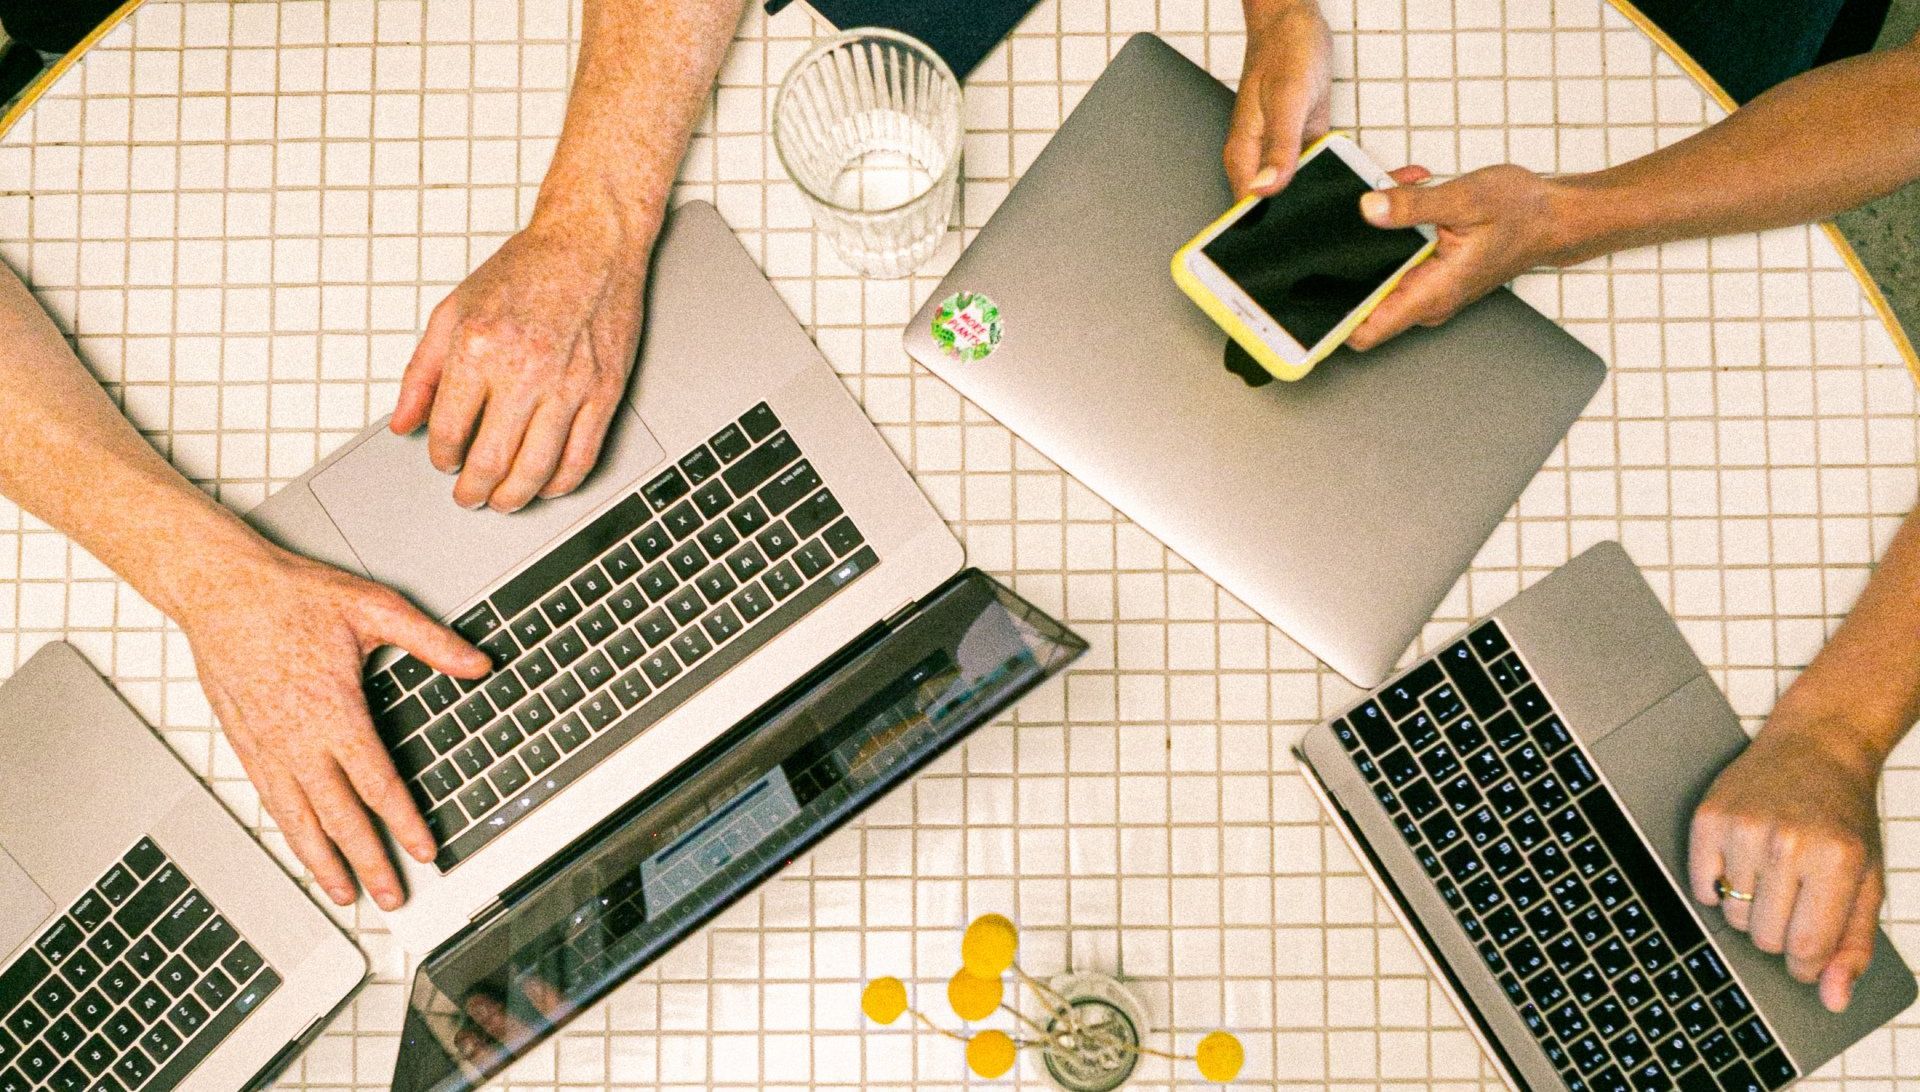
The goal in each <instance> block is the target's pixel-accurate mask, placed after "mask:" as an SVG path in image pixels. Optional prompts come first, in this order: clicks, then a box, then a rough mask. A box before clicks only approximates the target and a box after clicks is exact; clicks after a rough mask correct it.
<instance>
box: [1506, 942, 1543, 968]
mask: <svg viewBox="0 0 1920 1092" xmlns="http://www.w3.org/2000/svg"><path fill="white" fill-rule="evenodd" d="M1506 956H1507V963H1508V965H1509V966H1511V967H1512V968H1513V970H1514V973H1515V974H1518V975H1519V976H1520V977H1521V978H1526V977H1528V976H1529V975H1532V974H1534V973H1535V972H1537V971H1539V970H1540V969H1541V968H1542V967H1545V966H1546V965H1547V953H1545V952H1543V951H1541V950H1540V946H1539V945H1538V944H1535V943H1534V942H1533V938H1532V937H1521V938H1520V939H1519V940H1516V941H1514V942H1513V944H1512V945H1510V946H1508V948H1507V949H1506Z"/></svg>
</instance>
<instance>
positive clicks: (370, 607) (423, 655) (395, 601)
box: [361, 588, 493, 679]
mask: <svg viewBox="0 0 1920 1092" xmlns="http://www.w3.org/2000/svg"><path fill="white" fill-rule="evenodd" d="M362 619H363V622H364V625H363V627H362V630H361V634H362V636H363V638H366V639H367V640H368V643H369V644H370V645H371V646H373V647H376V648H377V647H379V646H380V645H393V646H394V647H396V648H399V649H403V650H405V651H407V652H411V653H413V654H414V655H415V656H417V657H419V658H420V660H421V661H422V662H423V663H425V664H426V665H427V666H428V667H431V668H433V669H434V670H436V671H441V672H444V673H446V674H448V675H452V676H454V677H455V678H461V679H477V678H480V677H481V676H483V675H485V674H486V673H487V672H489V671H491V670H493V661H492V660H490V659H488V658H487V654H486V653H484V652H482V651H480V650H479V649H477V648H475V647H473V645H471V644H469V643H468V642H467V640H466V638H464V637H462V636H460V635H459V634H458V633H455V632H454V631H452V630H450V629H448V628H447V627H445V626H443V625H441V624H440V623H438V622H436V621H434V620H433V619H431V618H429V617H427V616H426V615H425V614H422V613H421V612H420V609H419V608H418V607H416V606H414V605H413V604H412V603H409V602H407V600H406V599H405V597H403V596H401V594H400V593H399V592H396V591H392V590H391V589H387V588H381V589H379V592H378V593H377V594H375V595H373V596H371V597H369V599H368V601H367V602H366V604H365V607H364V609H363V611H362Z"/></svg>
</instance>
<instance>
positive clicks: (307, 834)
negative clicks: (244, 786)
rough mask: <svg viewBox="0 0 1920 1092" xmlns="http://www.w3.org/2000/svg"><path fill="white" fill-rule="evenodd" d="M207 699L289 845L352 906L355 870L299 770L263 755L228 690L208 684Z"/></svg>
mask: <svg viewBox="0 0 1920 1092" xmlns="http://www.w3.org/2000/svg"><path fill="white" fill-rule="evenodd" d="M204 689H205V691H206V694H207V700H208V702H209V703H210V704H212V706H213V711H214V715H215V716H216V717H218V718H219V720H220V723H221V725H223V726H224V727H225V729H226V733H227V741H228V742H229V743H231V744H232V745H233V753H234V755H235V757H237V758H239V759H240V765H241V767H242V768H244V769H245V770H246V771H247V777H248V778H249V779H250V780H251V781H252V782H253V784H254V788H255V789H256V790H258V791H259V793H260V806H261V807H263V808H265V809H267V814H268V815H271V816H273V821H274V823H275V824H276V825H278V826H279V828H280V834H281V836H282V837H284V838H286V840H287V848H288V849H291V850H293V855H294V856H295V857H297V858H299V859H300V863H301V864H303V865H306V866H307V871H309V872H311V873H313V879H314V882H315V883H317V884H319V885H320V889H321V890H322V891H325V892H326V893H327V897H328V898H330V899H332V900H333V901H334V902H335V903H336V904H337V905H340V906H352V905H353V895H354V890H355V888H354V883H353V875H352V873H349V872H348V871H347V866H346V864H345V863H344V862H342V861H341V860H340V855H339V854H338V853H336V852H334V849H333V843H332V842H330V841H328V840H327V836H326V833H325V832H324V831H322V830H321V829H320V821H319V820H318V819H316V818H315V817H314V814H313V809H312V808H311V807H309V806H308V804H307V794H306V793H305V792H303V791H302V790H301V788H300V783H299V782H298V781H295V780H294V778H293V775H292V774H290V773H288V772H287V769H286V767H285V766H283V765H281V764H280V763H279V762H278V761H277V760H275V759H273V758H271V757H269V756H267V755H264V754H261V753H260V752H259V751H257V750H256V749H255V748H254V746H253V744H252V736H251V735H250V734H249V733H248V732H246V731H245V729H244V727H243V723H242V721H241V720H240V715H239V710H238V709H237V708H236V707H235V706H234V704H233V702H232V701H230V700H229V699H228V697H227V693H226V691H225V690H223V689H222V688H220V687H219V686H218V685H217V684H211V683H210V684H208V685H207V686H205V687H204Z"/></svg>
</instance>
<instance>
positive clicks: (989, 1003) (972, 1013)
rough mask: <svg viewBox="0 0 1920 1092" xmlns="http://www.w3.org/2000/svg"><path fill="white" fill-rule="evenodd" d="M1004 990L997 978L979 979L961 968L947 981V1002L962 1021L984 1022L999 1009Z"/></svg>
mask: <svg viewBox="0 0 1920 1092" xmlns="http://www.w3.org/2000/svg"><path fill="white" fill-rule="evenodd" d="M1005 993H1006V988H1005V987H1004V986H1003V985H1002V984H1001V981H1000V979H998V978H980V977H978V976H976V975H972V974H969V973H967V970H966V968H964V967H963V968H961V969H960V970H958V971H955V972H954V973H953V977H952V978H950V979H948V980H947V1001H948V1003H949V1004H951V1005H952V1006H953V1014H954V1015H955V1016H958V1017H959V1018H960V1019H962V1020H968V1021H972V1020H985V1019H986V1018H987V1017H989V1016H992V1015H993V1010H995V1009H997V1008H999V1007H1000V999H1001V998H1002V997H1003V996H1005Z"/></svg>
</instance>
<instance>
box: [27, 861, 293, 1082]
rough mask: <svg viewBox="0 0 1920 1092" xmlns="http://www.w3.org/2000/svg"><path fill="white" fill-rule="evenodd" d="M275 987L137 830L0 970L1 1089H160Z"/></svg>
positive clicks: (252, 954)
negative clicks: (129, 844)
mask: <svg viewBox="0 0 1920 1092" xmlns="http://www.w3.org/2000/svg"><path fill="white" fill-rule="evenodd" d="M279 985H280V976H279V975H277V974H275V973H274V970H273V968H272V967H269V966H267V964H266V961H265V960H263V959H262V958H261V957H260V954H259V953H258V952H256V951H255V950H254V949H253V947H252V946H251V945H249V944H248V943H247V942H246V941H245V940H243V939H241V938H240V937H239V936H238V935H237V934H236V933H235V932H234V929H233V926H232V925H230V924H228V922H227V919H226V918H223V917H221V916H220V915H219V913H218V912H217V911H216V910H215V909H214V908H213V906H212V905H211V904H209V903H208V902H207V899H206V896H204V895H202V894H201V893H200V892H199V891H197V890H195V888H194V886H193V884H192V883H190V882H188V880H187V877H186V875H185V874H183V873H182V872H181V871H180V869H179V867H178V866H176V865H175V864H174V863H173V862H172V861H169V860H168V859H167V855H166V854H165V853H164V852H163V851H162V850H161V849H160V847H158V846H156V845H155V844H154V843H153V840H152V839H151V838H142V839H141V840H140V842H139V844H138V845H136V846H134V847H133V848H132V849H131V850H129V851H128V852H127V855H126V856H125V857H123V858H121V860H120V861H119V862H118V863H117V864H115V865H114V866H113V867H112V868H110V869H108V870H107V872H106V874H105V875H104V876H102V877H101V878H100V882H98V883H96V884H94V885H93V887H92V889H91V890H89V891H88V892H87V893H86V894H84V895H81V896H80V897H79V898H78V899H76V900H74V902H73V905H71V906H69V907H67V911H66V913H64V914H62V915H60V917H59V918H58V919H57V920H55V921H54V923H53V924H52V925H50V926H48V927H47V929H46V930H45V931H43V932H42V933H41V935H40V938H39V939H38V940H36V941H35V942H34V943H33V944H32V945H30V946H28V948H27V949H26V950H25V951H24V952H22V953H21V954H20V955H19V956H18V957H16V958H15V959H14V960H13V962H12V963H9V964H8V965H7V966H6V967H5V968H3V969H0V1092H27V1090H28V1089H53V1090H55V1092H164V1090H166V1089H169V1088H173V1087H174V1086H176V1085H178V1084H179V1083H180V1082H182V1081H184V1080H185V1079H186V1077H187V1074H189V1073H191V1072H192V1071H193V1068H194V1067H195V1066H197V1065H199V1064H200V1063H201V1062H202V1061H204V1060H205V1059H206V1057H207V1055H209V1054H211V1053H212V1052H213V1049H214V1048H215V1047H217V1046H219V1045H220V1043H221V1042H222V1041H223V1040H225V1039H226V1038H227V1036H229V1035H231V1034H233V1031H234V1029H235V1028H237V1027H239V1026H240V1022H241V1021H242V1020H244V1019H246V1018H247V1016H248V1015H249V1014H250V1013H252V1012H253V1011H254V1010H255V1009H257V1008H259V1007H260V1003H261V1002H262V1001H264V1000H266V998H267V995H268V994H270V993H272V992H273V991H274V990H275V989H277V988H278V987H279Z"/></svg>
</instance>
